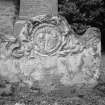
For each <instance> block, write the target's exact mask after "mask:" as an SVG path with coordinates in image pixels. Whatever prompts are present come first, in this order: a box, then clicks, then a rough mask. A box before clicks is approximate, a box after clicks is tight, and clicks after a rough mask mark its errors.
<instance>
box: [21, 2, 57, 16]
mask: <svg viewBox="0 0 105 105" xmlns="http://www.w3.org/2000/svg"><path fill="white" fill-rule="evenodd" d="M42 14H53V15H57V0H21V2H20V17H21V16H22V17H31V16H37V15H42Z"/></svg>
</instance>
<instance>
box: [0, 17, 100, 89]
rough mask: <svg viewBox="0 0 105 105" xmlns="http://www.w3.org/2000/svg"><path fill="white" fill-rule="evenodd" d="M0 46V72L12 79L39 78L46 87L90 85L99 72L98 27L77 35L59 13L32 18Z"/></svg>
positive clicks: (24, 81)
mask: <svg viewBox="0 0 105 105" xmlns="http://www.w3.org/2000/svg"><path fill="white" fill-rule="evenodd" d="M0 47H1V48H0V74H1V76H3V77H5V78H6V79H9V81H11V82H16V81H22V82H23V83H26V84H28V85H29V86H33V84H34V83H35V82H36V81H38V83H39V86H40V87H41V88H42V89H44V91H49V90H54V89H56V88H57V86H58V85H64V86H78V87H82V86H83V87H93V86H95V85H96V84H97V79H98V78H99V76H100V60H101V42H100V31H99V30H98V29H97V28H95V27H90V28H88V29H87V31H86V32H85V34H84V35H83V36H80V37H79V36H78V35H76V34H75V33H74V31H73V30H72V29H71V27H70V25H69V24H68V23H67V21H66V19H65V18H63V17H61V16H55V17H50V16H44V15H41V16H37V17H33V18H31V19H30V20H29V21H27V22H26V23H25V25H24V27H23V28H22V30H21V32H20V34H19V36H18V37H17V38H16V40H12V41H11V40H10V41H8V42H6V43H1V45H0ZM58 87H59V86H58Z"/></svg>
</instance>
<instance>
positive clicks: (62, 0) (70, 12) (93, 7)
mask: <svg viewBox="0 0 105 105" xmlns="http://www.w3.org/2000/svg"><path fill="white" fill-rule="evenodd" d="M58 4H59V5H58V9H59V14H61V15H63V16H65V17H66V19H67V20H68V22H69V23H70V24H71V25H72V28H73V29H74V31H75V32H76V33H78V34H79V35H82V34H83V33H84V32H85V30H86V28H87V27H88V26H93V27H97V28H99V29H100V30H101V41H102V52H105V45H104V39H105V35H104V33H105V2H104V0H58Z"/></svg>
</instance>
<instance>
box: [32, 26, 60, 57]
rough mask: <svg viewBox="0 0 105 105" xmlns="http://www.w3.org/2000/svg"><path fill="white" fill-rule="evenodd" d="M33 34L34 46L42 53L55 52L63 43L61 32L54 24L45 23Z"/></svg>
mask: <svg viewBox="0 0 105 105" xmlns="http://www.w3.org/2000/svg"><path fill="white" fill-rule="evenodd" d="M33 34H34V35H33V38H34V39H33V40H34V46H35V47H34V48H35V50H36V51H37V52H39V53H41V54H45V55H49V54H53V53H54V52H56V51H57V50H58V49H59V47H60V45H61V36H60V32H59V30H58V29H57V28H55V27H54V26H53V25H48V24H46V25H44V24H43V25H41V26H39V27H38V29H35V30H34V33H33Z"/></svg>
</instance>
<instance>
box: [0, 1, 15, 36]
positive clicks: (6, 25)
mask: <svg viewBox="0 0 105 105" xmlns="http://www.w3.org/2000/svg"><path fill="white" fill-rule="evenodd" d="M14 16H15V5H14V3H13V1H11V0H10V1H9V0H8V1H6V0H4V1H3V0H0V37H1V36H4V35H5V36H8V35H13V22H14Z"/></svg>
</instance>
